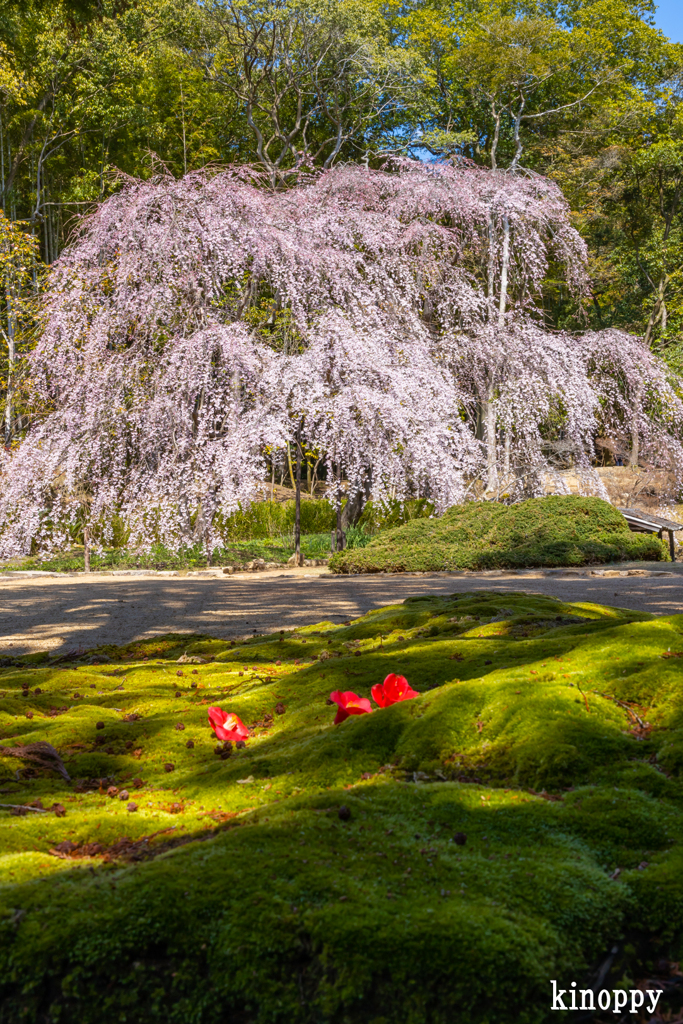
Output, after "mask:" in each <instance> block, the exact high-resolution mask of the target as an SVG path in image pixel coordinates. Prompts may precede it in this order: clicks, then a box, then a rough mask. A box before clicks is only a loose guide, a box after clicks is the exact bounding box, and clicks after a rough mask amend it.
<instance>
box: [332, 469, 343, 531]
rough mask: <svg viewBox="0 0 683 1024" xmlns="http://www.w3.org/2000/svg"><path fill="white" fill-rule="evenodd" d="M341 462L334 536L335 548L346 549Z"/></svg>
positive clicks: (338, 472) (338, 476)
mask: <svg viewBox="0 0 683 1024" xmlns="http://www.w3.org/2000/svg"><path fill="white" fill-rule="evenodd" d="M341 477H342V471H341V462H338V463H337V530H336V536H335V538H334V550H335V551H343V550H344V531H343V529H342V486H341Z"/></svg>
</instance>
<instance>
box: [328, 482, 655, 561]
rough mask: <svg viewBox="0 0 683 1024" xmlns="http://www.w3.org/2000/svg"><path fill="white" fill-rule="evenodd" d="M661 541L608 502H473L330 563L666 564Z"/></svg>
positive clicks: (403, 528)
mask: <svg viewBox="0 0 683 1024" xmlns="http://www.w3.org/2000/svg"><path fill="white" fill-rule="evenodd" d="M668 559H669V555H668V553H667V549H666V546H665V544H664V543H663V541H661V540H660V539H659V538H658V537H657V536H656V535H653V534H639V533H631V532H630V530H629V528H628V526H627V524H626V520H625V519H624V517H623V516H622V515H621V514H620V513H619V512H618V511H617V509H615V508H614V507H613V506H612V505H610V504H609V502H607V501H602V500H601V499H600V498H581V497H575V496H571V495H567V496H564V495H562V496H551V497H547V498H532V499H530V500H529V501H522V502H519V504H516V505H502V504H499V503H498V502H490V501H474V502H469V503H468V504H466V505H457V506H454V507H453V508H450V509H448V511H447V512H446V513H445V514H444V515H443V516H441V517H440V518H432V519H414V520H412V521H411V522H407V523H405V524H404V525H403V526H399V527H397V528H396V529H392V530H386V531H383V532H382V533H380V534H379V535H377V536H376V537H374V538H373V539H372V541H371V542H370V544H368V545H367V546H366V547H364V548H360V549H352V550H348V551H342V552H339V553H338V554H336V555H333V556H332V558H331V559H330V569H331V570H332V571H333V572H338V573H365V572H435V571H437V572H438V571H440V570H453V569H510V568H511V569H515V568H522V567H529V566H549V567H552V566H572V565H593V564H596V565H597V564H600V563H606V562H618V561H638V560H644V561H667V560H668Z"/></svg>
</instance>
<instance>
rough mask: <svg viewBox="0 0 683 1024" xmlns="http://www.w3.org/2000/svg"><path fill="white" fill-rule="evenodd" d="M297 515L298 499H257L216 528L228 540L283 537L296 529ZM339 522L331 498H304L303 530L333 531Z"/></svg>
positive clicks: (218, 524)
mask: <svg viewBox="0 0 683 1024" xmlns="http://www.w3.org/2000/svg"><path fill="white" fill-rule="evenodd" d="M295 514H296V502H295V501H285V502H277V501H255V502H253V504H251V505H250V506H249V507H248V508H246V509H243V510H240V511H239V512H235V513H234V514H233V515H232V516H230V518H229V519H226V520H224V521H223V522H222V523H216V528H217V529H218V532H219V533H220V535H221V536H222V537H223V538H224V539H225V540H226V541H238V540H256V539H262V538H266V537H279V536H281V535H282V534H286V533H291V532H292V531H293V530H294V518H295ZM335 522H336V511H335V509H334V506H333V505H331V504H330V502H329V501H318V500H313V499H310V498H302V499H301V532H302V533H323V532H325V531H327V532H328V533H329V531H330V530H332V529H333V528H334V525H335ZM328 550H329V543H328Z"/></svg>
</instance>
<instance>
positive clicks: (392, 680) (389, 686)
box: [371, 672, 420, 708]
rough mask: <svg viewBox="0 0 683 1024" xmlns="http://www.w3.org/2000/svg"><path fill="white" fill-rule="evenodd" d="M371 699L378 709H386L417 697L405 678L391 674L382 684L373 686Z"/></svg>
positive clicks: (416, 693)
mask: <svg viewBox="0 0 683 1024" xmlns="http://www.w3.org/2000/svg"><path fill="white" fill-rule="evenodd" d="M371 693H372V699H373V700H374V702H375V703H376V704H377V705H378V706H379V707H380V708H388V707H390V706H391V705H392V704H397V703H398V702H399V701H401V700H412V698H413V697H419V696H420V694H419V693H418V692H417V690H413V689H412V688H411V687H410V685H409V683H408V680H407V679H406V677H405V676H397V675H395V674H394V673H393V672H391V673H390V674H389V675H388V676H387V677H386V679H385V680H384V682H383V683H381V684H380V683H377V684H376V685H375V686H373V688H372V690H371Z"/></svg>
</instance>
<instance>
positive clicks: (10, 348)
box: [5, 276, 16, 445]
mask: <svg viewBox="0 0 683 1024" xmlns="http://www.w3.org/2000/svg"><path fill="white" fill-rule="evenodd" d="M5 287H6V298H7V394H6V396H5V444H6V445H8V444H9V443H10V441H11V440H12V419H13V407H12V397H13V390H14V380H13V374H14V360H15V355H16V352H15V337H14V309H13V308H12V285H11V282H10V279H9V276H8V277H7V278H6V285H5Z"/></svg>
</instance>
